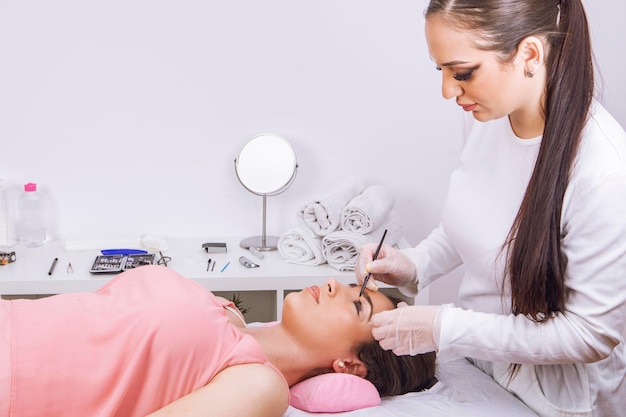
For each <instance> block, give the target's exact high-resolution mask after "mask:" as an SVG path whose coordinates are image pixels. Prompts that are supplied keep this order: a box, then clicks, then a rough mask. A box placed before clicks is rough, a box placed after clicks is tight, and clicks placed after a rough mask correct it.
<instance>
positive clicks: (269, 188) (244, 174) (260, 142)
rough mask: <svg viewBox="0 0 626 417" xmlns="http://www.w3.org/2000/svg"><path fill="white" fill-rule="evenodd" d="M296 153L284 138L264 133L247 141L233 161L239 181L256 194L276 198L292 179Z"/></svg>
mask: <svg viewBox="0 0 626 417" xmlns="http://www.w3.org/2000/svg"><path fill="white" fill-rule="evenodd" d="M296 168H297V164H296V154H295V152H294V151H293V148H292V147H291V145H290V144H289V142H287V141H286V140H285V139H283V138H282V137H280V136H278V135H274V134H271V133H266V134H262V135H258V136H255V137H253V138H252V139H250V141H249V142H248V143H246V145H245V146H244V147H243V149H242V150H241V152H239V156H237V159H235V170H236V172H237V178H238V179H239V182H241V184H242V185H243V186H244V187H245V188H246V189H247V190H248V191H250V192H252V193H254V194H257V195H276V194H279V193H281V192H282V191H284V190H285V189H286V188H287V187H289V185H290V184H291V182H292V181H293V179H294V178H295V176H296Z"/></svg>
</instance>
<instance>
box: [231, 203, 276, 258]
mask: <svg viewBox="0 0 626 417" xmlns="http://www.w3.org/2000/svg"><path fill="white" fill-rule="evenodd" d="M266 212H267V195H263V230H262V232H261V235H260V236H251V237H248V238H245V239H243V240H242V241H241V242H239V246H241V247H242V248H244V249H250V248H254V249H256V250H259V251H261V252H265V251H272V250H276V249H277V248H278V236H267V233H266V225H267V215H266Z"/></svg>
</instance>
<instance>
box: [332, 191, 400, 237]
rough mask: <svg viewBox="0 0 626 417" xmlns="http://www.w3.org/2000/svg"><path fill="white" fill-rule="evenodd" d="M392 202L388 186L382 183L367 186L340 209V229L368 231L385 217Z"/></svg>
mask: <svg viewBox="0 0 626 417" xmlns="http://www.w3.org/2000/svg"><path fill="white" fill-rule="evenodd" d="M394 203H395V200H394V197H393V194H392V193H391V191H390V190H389V188H387V187H385V186H382V185H372V186H370V187H367V188H366V189H365V190H364V191H363V192H362V193H361V194H359V195H358V196H356V197H354V198H353V199H352V200H350V202H349V203H348V205H347V206H345V207H344V208H343V210H342V211H341V229H343V230H346V231H348V232H355V233H361V234H367V233H370V232H371V231H372V230H374V229H376V228H377V227H378V226H379V225H381V224H382V223H383V222H384V221H385V220H386V219H387V217H388V216H389V213H390V212H391V209H392V208H393V205H394Z"/></svg>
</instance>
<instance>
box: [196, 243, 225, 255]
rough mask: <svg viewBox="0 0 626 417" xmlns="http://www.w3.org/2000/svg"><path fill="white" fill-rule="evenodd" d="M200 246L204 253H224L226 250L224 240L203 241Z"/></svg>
mask: <svg viewBox="0 0 626 417" xmlns="http://www.w3.org/2000/svg"><path fill="white" fill-rule="evenodd" d="M202 248H203V249H204V251H205V252H206V253H224V252H226V243H225V242H208V243H203V244H202Z"/></svg>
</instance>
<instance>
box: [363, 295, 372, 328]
mask: <svg viewBox="0 0 626 417" xmlns="http://www.w3.org/2000/svg"><path fill="white" fill-rule="evenodd" d="M363 298H365V299H366V300H367V302H368V303H369V304H370V316H369V317H368V319H367V321H370V320H371V319H372V314H373V313H374V303H372V297H370V295H369V294H368V293H366V292H364V293H363Z"/></svg>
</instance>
